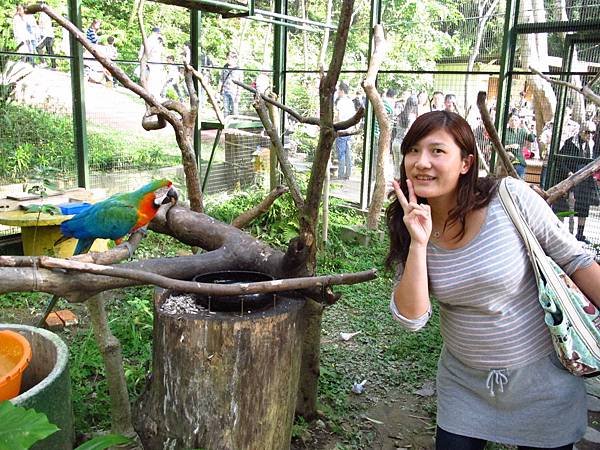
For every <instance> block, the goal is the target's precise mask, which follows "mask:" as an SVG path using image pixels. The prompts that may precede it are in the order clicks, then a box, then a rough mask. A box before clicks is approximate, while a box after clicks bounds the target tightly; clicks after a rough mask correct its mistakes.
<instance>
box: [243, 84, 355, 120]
mask: <svg viewBox="0 0 600 450" xmlns="http://www.w3.org/2000/svg"><path fill="white" fill-rule="evenodd" d="M233 82H234V83H235V84H237V85H238V86H240V87H242V88H244V89H246V90H247V91H250V92H252V93H253V94H254V95H260V97H261V98H262V99H263V100H264V101H265V102H267V103H270V104H271V105H274V106H276V107H277V108H279V109H281V110H282V111H285V112H286V113H288V114H289V115H290V116H292V117H293V118H294V119H296V120H297V121H298V122H300V123H304V124H307V125H317V126H318V125H321V122H320V120H319V119H318V118H317V117H305V116H303V115H301V114H300V113H299V112H298V111H296V110H294V109H292V108H290V107H289V106H287V105H284V104H283V103H280V102H278V101H277V100H275V99H274V98H272V97H270V96H268V95H265V94H262V93H260V92H258V91H257V90H256V89H254V88H253V87H252V86H248V85H247V84H244V83H242V82H241V81H237V80H233ZM364 115H365V109H364V108H363V107H362V106H361V107H360V108H358V110H357V111H356V113H355V114H354V116H352V117H351V118H350V119H347V120H343V121H341V122H337V123H334V124H333V128H334V129H335V130H345V129H346V128H350V127H353V126H354V125H356V124H357V123H359V122H360V121H361V119H362V118H363V117H364Z"/></svg>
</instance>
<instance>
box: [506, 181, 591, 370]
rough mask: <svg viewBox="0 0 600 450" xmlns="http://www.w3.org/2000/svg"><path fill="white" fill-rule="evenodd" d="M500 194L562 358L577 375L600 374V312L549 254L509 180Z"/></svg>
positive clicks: (547, 323)
mask: <svg viewBox="0 0 600 450" xmlns="http://www.w3.org/2000/svg"><path fill="white" fill-rule="evenodd" d="M498 194H499V196H500V202H501V203H502V206H503V207H504V209H505V210H506V212H507V214H508V216H509V217H510V218H511V220H512V222H513V224H514V225H515V228H516V229H517V230H518V231H519V234H520V235H521V237H522V238H523V242H524V243H525V247H526V248H527V252H528V253H529V258H530V259H531V264H532V266H533V271H534V273H535V278H536V281H537V285H538V291H539V297H538V299H539V301H540V304H541V305H542V308H543V309H544V312H545V315H544V319H545V322H546V325H547V326H548V329H549V331H550V335H551V336H552V342H553V344H554V349H555V350H556V354H557V356H558V358H559V359H560V361H561V363H562V365H563V366H564V367H565V368H566V369H567V370H568V371H569V372H571V373H572V374H573V375H577V376H588V377H589V376H595V375H600V312H598V309H597V308H596V307H595V306H594V305H593V304H592V302H590V301H589V300H588V299H587V298H586V297H585V295H583V293H582V292H581V291H580V290H579V288H578V287H577V286H576V285H575V283H574V282H573V281H572V280H571V279H570V278H569V277H568V276H567V274H566V273H565V272H564V271H563V270H562V269H561V268H560V266H559V265H558V264H556V263H555V262H554V261H553V260H552V258H550V257H549V256H548V255H546V253H545V252H544V250H543V249H542V246H541V245H540V243H539V242H538V240H537V238H536V237H535V235H534V234H533V232H532V231H531V228H529V225H528V224H527V222H526V221H525V219H524V217H523V215H522V214H521V211H520V210H519V208H518V207H517V205H516V204H515V201H514V198H513V196H512V194H511V193H510V191H509V190H508V187H507V186H506V178H505V179H503V180H502V181H501V182H500V185H499V187H498Z"/></svg>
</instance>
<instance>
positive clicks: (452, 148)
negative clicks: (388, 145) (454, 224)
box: [404, 129, 473, 200]
mask: <svg viewBox="0 0 600 450" xmlns="http://www.w3.org/2000/svg"><path fill="white" fill-rule="evenodd" d="M472 162H473V155H468V156H467V157H466V158H463V157H462V155H461V149H460V147H459V146H458V145H457V144H456V142H455V141H454V139H453V138H452V135H450V134H449V133H448V132H447V131H446V130H445V129H439V130H437V131H434V132H432V133H430V134H428V135H427V136H425V137H424V138H423V139H421V140H420V141H418V142H417V143H416V144H415V145H413V146H412V147H411V148H409V149H408V151H407V153H406V155H405V156H404V169H405V171H406V177H407V178H408V179H409V180H411V181H412V183H413V186H414V190H415V194H416V195H417V196H418V197H422V198H427V199H433V198H448V199H450V200H453V199H454V197H455V196H456V191H457V188H458V179H459V177H460V175H463V174H465V173H467V172H468V171H469V168H470V167H471V164H472Z"/></svg>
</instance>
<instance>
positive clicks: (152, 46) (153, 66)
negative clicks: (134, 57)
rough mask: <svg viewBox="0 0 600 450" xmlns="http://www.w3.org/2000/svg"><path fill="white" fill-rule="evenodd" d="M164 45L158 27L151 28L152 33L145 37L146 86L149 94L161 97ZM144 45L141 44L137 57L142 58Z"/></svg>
mask: <svg viewBox="0 0 600 450" xmlns="http://www.w3.org/2000/svg"><path fill="white" fill-rule="evenodd" d="M164 46H165V42H164V39H163V37H162V35H161V34H160V28H158V27H154V28H152V33H150V36H148V37H147V38H146V56H147V57H148V59H147V62H146V70H147V71H148V78H147V88H148V91H149V92H150V94H152V95H154V96H155V97H156V98H158V99H160V98H161V95H160V94H161V92H162V88H163V86H164V84H165V70H164V67H163V65H162V63H161V62H162V55H163V49H164ZM143 54H144V45H142V46H141V48H140V52H139V55H138V57H139V58H140V59H142V56H143Z"/></svg>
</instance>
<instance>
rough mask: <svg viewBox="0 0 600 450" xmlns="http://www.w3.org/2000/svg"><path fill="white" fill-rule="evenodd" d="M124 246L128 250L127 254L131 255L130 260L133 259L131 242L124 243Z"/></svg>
mask: <svg viewBox="0 0 600 450" xmlns="http://www.w3.org/2000/svg"><path fill="white" fill-rule="evenodd" d="M123 245H124V246H125V248H127V253H129V259H131V258H133V246H132V245H131V244H130V243H129V242H124V243H123Z"/></svg>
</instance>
